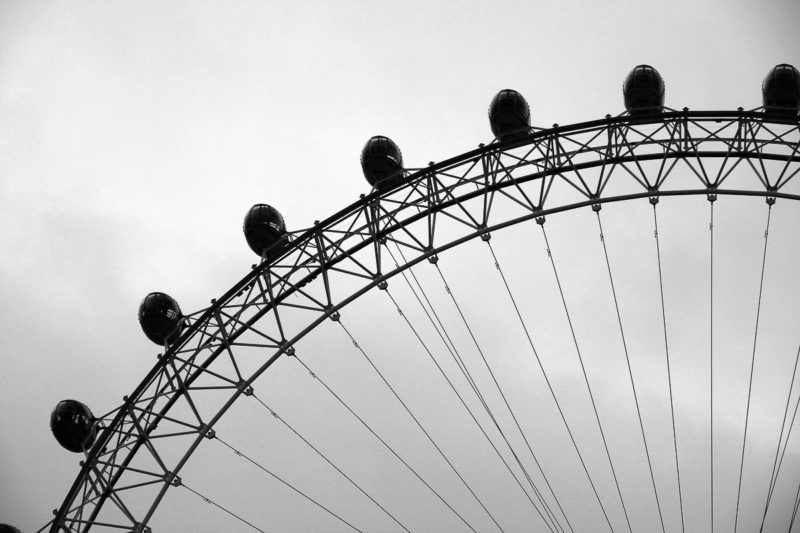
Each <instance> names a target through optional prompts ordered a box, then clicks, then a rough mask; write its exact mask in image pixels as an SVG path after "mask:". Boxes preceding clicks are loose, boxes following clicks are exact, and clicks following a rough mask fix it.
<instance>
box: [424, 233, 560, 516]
mask: <svg viewBox="0 0 800 533" xmlns="http://www.w3.org/2000/svg"><path fill="white" fill-rule="evenodd" d="M486 242H488V241H486ZM435 266H436V270H437V271H438V272H439V276H440V277H441V278H442V283H444V286H445V288H446V290H447V293H448V294H449V295H450V298H451V299H452V300H453V304H454V305H455V307H456V310H457V311H458V314H459V315H460V316H461V320H462V321H463V322H464V326H465V327H466V328H467V332H468V333H469V336H470V338H472V342H473V343H474V344H475V348H476V349H477V350H478V354H480V356H481V359H482V360H483V364H484V365H485V366H486V370H488V371H489V375H490V376H491V378H492V381H493V382H494V385H495V387H496V388H497V391H498V392H499V393H500V397H501V398H502V399H503V403H504V404H505V406H506V409H508V412H509V414H510V415H511V418H512V419H513V420H514V424H515V425H516V427H517V430H518V431H519V433H520V435H522V438H523V440H524V441H525V445H526V446H527V448H528V452H530V454H531V457H533V461H534V463H536V467H537V468H538V469H539V472H540V473H541V474H542V477H543V478H544V481H545V484H547V488H548V489H550V493H551V494H552V495H553V498H554V499H555V500H556V504H557V505H558V507H559V509H560V510H561V514H562V515H564V519H565V520H566V521H567V524H568V525H569V519H567V516H566V514H564V510H563V509H562V508H561V503H560V502H559V501H558V498H557V497H556V495H555V492H553V488H552V487H551V485H550V481H548V479H547V475H546V474H545V473H544V470H543V469H542V467H541V465H540V464H539V460H538V459H537V458H536V454H535V453H533V449H532V448H531V445H530V443H529V442H528V438H527V437H526V436H525V433H524V432H523V431H522V428H521V427H520V425H519V422H518V421H517V417H516V415H515V414H514V411H513V409H511V405H510V404H509V403H508V400H507V399H506V395H505V394H504V393H503V389H502V388H501V387H500V384H499V383H498V381H497V378H496V377H495V375H494V372H493V371H492V367H491V366H490V365H489V362H488V361H487V360H486V356H485V354H484V353H483V350H482V349H481V346H480V344H479V343H478V339H477V338H476V337H475V333H474V332H473V331H472V327H471V326H470V325H469V322H468V321H467V317H466V316H465V315H464V313H463V311H462V310H461V306H460V305H459V303H458V300H457V299H456V296H455V294H453V291H452V289H451V288H450V285H449V284H448V283H447V279H445V277H444V273H443V272H442V269H441V268H439V265H438V264H436V265H435ZM487 410H488V407H487ZM489 416H490V417H491V419H492V421H493V422H494V423H495V425H496V426H497V429H498V431H500V433H501V434H502V435H503V438H504V439H505V433H504V432H503V431H502V430H501V429H500V424H499V423H498V422H497V420H496V419H495V417H494V416H493V415H492V414H491V413H489ZM506 444H508V447H509V449H511V444H510V443H509V442H508V440H506ZM511 453H512V454H514V457H515V458H516V459H517V462H518V463H519V466H520V468H522V470H523V472H524V473H525V476H526V477H527V478H528V481H529V482H530V483H531V485H533V480H532V479H531V477H530V475H529V474H528V471H527V470H526V469H525V467H524V466H523V465H522V462H521V460H520V459H519V458H518V457H517V454H516V453H515V452H514V451H513V449H512V452H511ZM534 490H536V488H535V487H534ZM537 492H538V491H537ZM539 498H540V499H542V500H544V498H543V497H542V496H541V495H539ZM543 505H545V507H546V509H547V510H548V512H549V513H550V515H551V517H552V519H553V522H555V523H557V521H556V519H555V514H554V513H553V512H552V511H551V510H550V506H549V505H547V504H545V503H544V502H543ZM569 528H570V530H572V526H571V525H569Z"/></svg>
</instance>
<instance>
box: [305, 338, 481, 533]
mask: <svg viewBox="0 0 800 533" xmlns="http://www.w3.org/2000/svg"><path fill="white" fill-rule="evenodd" d="M293 357H294V358H295V359H297V361H298V362H299V363H300V364H301V365H303V368H305V369H306V370H307V371H308V373H309V374H310V375H311V377H313V378H314V379H316V380H317V381H319V382H320V384H322V386H323V387H325V389H326V390H327V391H328V392H329V393H330V394H331V395H332V396H333V397H334V398H336V400H337V401H338V402H339V403H340V404H341V405H342V407H344V408H345V409H347V410H348V411H349V412H350V414H351V415H353V416H354V417H355V418H356V420H358V421H359V422H361V425H363V426H364V427H365V428H366V429H367V431H369V432H370V433H372V435H373V436H374V437H375V438H376V439H378V441H380V443H381V444H383V445H384V446H385V447H386V449H387V450H389V451H390V452H391V453H392V455H394V456H395V457H396V458H397V460H398V461H400V462H401V463H402V464H403V465H404V466H405V467H406V468H407V469H408V470H409V471H410V472H411V473H412V474H414V476H416V478H417V479H418V480H420V482H422V484H423V485H425V486H426V487H427V488H428V490H430V491H431V492H432V493H433V494H434V495H435V496H436V497H437V498H439V500H440V501H441V502H442V503H443V504H445V505H446V506H447V508H448V509H450V510H451V511H452V512H453V513H454V514H455V515H456V516H457V517H458V518H459V519H460V520H461V521H462V522H464V524H465V525H466V526H467V527H468V528H469V529H471V530H472V531H474V532H475V533H478V532H477V531H475V528H474V527H472V525H471V524H470V523H469V522H467V521H466V520H465V519H464V517H463V516H461V514H460V513H459V512H458V511H456V510H455V509H454V508H453V506H452V505H450V504H449V503H447V501H446V500H445V499H444V498H443V497H442V495H441V494H439V492H438V491H437V490H436V489H434V488H433V487H431V485H430V484H429V483H428V482H427V481H425V480H424V479H423V478H422V476H420V475H419V473H418V472H417V471H416V470H414V468H413V467H412V466H411V465H410V464H408V463H407V462H406V461H405V459H403V458H402V457H400V454H398V453H397V452H396V451H395V450H394V448H392V447H391V446H389V444H388V443H387V442H386V441H385V440H383V438H382V437H381V436H380V435H378V434H377V433H376V432H375V430H374V429H372V427H371V426H370V425H369V424H367V423H366V421H364V419H363V418H361V417H360V416H359V415H358V414H357V413H356V412H355V411H353V409H352V408H351V407H350V406H349V405H348V404H347V403H346V402H345V401H344V400H343V399H342V398H341V397H340V396H339V395H338V394H336V393H335V392H334V391H333V389H331V388H330V387H329V386H328V384H327V383H325V381H324V380H323V379H322V378H321V377H319V375H318V374H316V373H315V372H314V371H313V370H311V368H309V366H308V365H307V364H306V363H305V362H304V361H303V360H302V359H300V357H299V356H298V355H297V354H296V353H295V354H294V355H293Z"/></svg>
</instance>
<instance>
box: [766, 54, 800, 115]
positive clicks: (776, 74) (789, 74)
mask: <svg viewBox="0 0 800 533" xmlns="http://www.w3.org/2000/svg"><path fill="white" fill-rule="evenodd" d="M761 93H762V94H763V96H764V107H766V108H767V111H772V112H780V113H788V114H791V115H796V114H797V112H798V111H800V72H798V71H797V69H796V68H794V67H793V66H792V65H787V64H786V63H783V64H781V65H777V66H775V68H773V69H772V70H770V71H769V74H767V77H766V78H764V83H763V85H762V86H761Z"/></svg>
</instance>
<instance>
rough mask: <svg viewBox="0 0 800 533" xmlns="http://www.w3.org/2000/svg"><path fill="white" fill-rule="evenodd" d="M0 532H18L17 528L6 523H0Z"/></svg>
mask: <svg viewBox="0 0 800 533" xmlns="http://www.w3.org/2000/svg"><path fill="white" fill-rule="evenodd" d="M0 533H20V531H19V529H17V528H15V527H14V526H9V525H8V524H0Z"/></svg>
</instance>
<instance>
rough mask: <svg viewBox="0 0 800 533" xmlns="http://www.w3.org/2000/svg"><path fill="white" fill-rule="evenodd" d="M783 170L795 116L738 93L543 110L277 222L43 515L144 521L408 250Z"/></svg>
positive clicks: (425, 250) (71, 526)
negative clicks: (275, 238) (323, 209)
mask: <svg viewBox="0 0 800 533" xmlns="http://www.w3.org/2000/svg"><path fill="white" fill-rule="evenodd" d="M736 169H740V170H738V171H737V172H736V173H734V171H735V170H736ZM798 173H800V124H798V119H797V117H796V116H795V117H786V116H780V115H771V114H765V113H763V112H761V110H755V111H743V110H741V109H740V110H738V111H721V112H718V111H688V110H683V111H676V112H666V113H663V114H657V115H648V116H641V117H632V116H628V115H623V116H619V117H611V116H606V117H605V118H604V119H600V120H595V121H591V122H585V123H580V124H574V125H569V126H558V125H555V126H554V127H553V128H551V129H542V130H535V131H532V132H531V133H530V134H528V135H527V136H525V137H523V138H519V139H515V140H512V141H507V142H493V143H490V144H488V145H486V146H484V145H481V146H480V147H479V148H478V149H476V150H473V151H470V152H467V153H464V154H462V155H459V156H457V157H454V158H452V159H449V160H447V161H444V162H441V163H438V164H433V163H431V164H430V166H429V167H427V168H424V169H419V170H416V171H413V172H411V171H408V172H407V175H406V179H405V180H404V182H403V183H402V184H401V185H398V186H397V187H395V188H393V189H390V190H386V191H374V192H373V193H372V194H370V195H366V196H362V197H361V199H360V200H359V201H357V202H355V203H354V204H352V205H350V206H349V207H347V208H346V209H344V210H342V211H340V212H339V213H337V214H335V215H334V216H332V217H330V218H328V219H327V220H325V221H323V222H319V223H316V224H315V225H314V226H313V227H311V228H309V229H305V230H302V231H296V232H293V233H290V234H289V236H288V237H289V240H290V245H289V246H286V248H285V250H284V251H283V252H282V254H281V255H280V256H279V257H277V258H275V259H274V260H270V261H264V262H262V263H261V264H259V265H257V266H254V267H253V269H252V271H251V272H250V273H248V275H246V276H245V277H244V278H243V279H242V280H241V281H240V282H239V283H237V284H236V285H235V286H234V287H233V288H231V289H230V290H229V291H227V292H226V293H225V294H224V295H222V296H221V297H219V298H217V299H215V300H212V302H211V305H210V306H209V307H208V308H206V309H203V310H201V311H198V312H196V313H194V314H192V315H189V316H188V317H187V327H186V328H185V329H184V331H183V334H182V335H181V337H180V339H179V340H178V341H177V342H176V343H175V344H174V345H172V346H169V347H168V349H167V350H166V351H165V353H164V354H163V355H162V356H160V357H159V359H158V362H157V363H156V365H155V366H154V367H153V368H152V370H151V371H150V372H149V373H148V374H147V376H146V377H145V378H144V379H143V380H142V382H141V383H140V384H139V385H138V386H137V387H136V388H135V390H134V391H133V392H132V393H131V394H130V395H128V396H126V397H125V398H124V402H123V404H122V405H120V406H119V407H117V408H115V409H114V410H112V411H111V412H110V413H108V414H106V415H104V416H103V417H101V422H100V424H101V426H102V427H103V430H102V432H101V434H100V435H99V437H98V438H97V441H96V442H95V444H94V446H93V447H92V449H91V450H88V451H87V453H86V457H85V460H84V461H83V462H82V463H81V464H82V467H81V470H80V473H79V474H78V476H77V478H76V480H75V482H74V484H73V485H72V487H71V489H70V490H69V492H68V494H67V496H66V498H65V500H64V502H63V504H62V505H61V508H60V509H59V510H57V511H56V512H55V518H54V520H53V521H52V522H51V523H50V531H52V532H57V531H69V532H77V531H88V530H89V529H91V528H92V527H93V526H102V527H111V528H118V529H119V530H122V531H134V532H141V531H149V528H148V527H147V523H148V522H149V520H150V519H151V516H152V514H153V512H154V511H155V509H156V508H157V506H158V505H159V503H160V502H161V500H162V498H163V497H164V495H165V493H166V491H167V490H168V489H169V487H170V486H179V485H180V484H181V479H180V477H179V473H180V472H181V469H182V468H183V467H184V465H185V464H186V463H187V461H188V460H189V458H190V457H191V455H192V454H193V452H194V451H195V450H196V448H197V447H198V446H199V445H200V444H201V443H202V442H203V441H204V440H206V439H210V438H214V426H215V424H216V423H217V421H218V420H219V419H220V418H221V417H222V416H223V415H224V414H225V412H226V411H227V410H228V409H229V408H230V407H231V405H232V404H233V403H234V402H235V401H236V400H237V399H239V398H240V397H241V396H243V395H251V394H252V393H253V388H252V384H253V383H254V381H255V380H256V379H257V378H258V377H259V376H260V375H261V374H262V373H263V372H265V371H266V370H267V369H269V367H270V365H272V364H273V363H274V362H275V361H276V360H277V359H278V358H279V357H280V356H282V355H288V356H291V355H292V354H293V353H294V347H293V345H294V344H295V343H296V342H297V341H298V340H299V339H301V338H302V337H304V336H305V335H307V334H308V333H309V332H311V331H312V330H313V329H314V328H315V327H316V326H317V325H319V324H320V323H322V322H323V321H325V320H329V319H332V320H338V318H339V311H340V310H341V309H342V308H343V307H345V306H346V305H347V304H349V303H351V302H352V301H354V300H355V299H357V298H359V296H361V295H362V294H363V293H365V292H367V291H369V290H371V289H373V288H375V287H378V288H379V289H381V288H385V287H386V283H387V280H388V279H389V278H391V277H392V276H394V275H396V274H398V273H400V272H401V271H403V270H405V269H408V268H410V267H411V266H413V265H415V264H417V263H419V262H422V261H425V260H429V261H431V262H434V261H436V258H437V254H439V253H441V252H443V251H445V250H447V249H449V248H451V247H454V246H457V245H459V244H461V243H463V242H466V241H468V240H470V239H474V238H476V237H483V238H484V239H486V238H488V235H489V232H491V231H495V230H500V229H502V228H504V227H507V226H511V225H513V224H518V223H520V222H524V221H528V220H531V219H538V221H539V222H541V221H543V218H542V217H545V216H547V215H550V214H553V213H558V212H561V211H567V210H571V209H575V208H580V207H587V206H591V207H592V208H594V209H600V207H601V205H602V204H603V203H606V202H616V201H620V200H629V199H635V198H650V200H651V201H652V202H656V201H658V198H659V197H662V196H671V195H709V199H715V198H716V196H715V195H750V196H762V197H765V198H767V199H768V200H770V201H771V199H774V198H786V199H792V200H800V194H798V193H800V186H798V185H797V183H798V181H800V178H797V175H798ZM734 175H735V176H736V178H735V179H733V178H731V176H734ZM741 176H745V177H744V178H741ZM734 182H735V183H734ZM792 191H794V192H792ZM442 228H446V230H445V229H442ZM390 243H391V244H392V245H393V246H394V245H396V246H398V247H399V248H400V249H401V250H403V255H404V256H405V262H404V263H402V264H400V265H399V267H398V266H396V265H395V263H394V261H392V260H388V262H387V257H388V256H387V250H386V246H387V245H388V244H390ZM289 315H291V317H292V318H291V320H289V319H287V318H285V317H288V316H289ZM253 354H257V357H256V358H255V359H256V361H257V363H253V360H254V357H253ZM175 449H179V450H180V451H179V453H176V452H175ZM142 501H144V502H146V504H145V505H142V504H141V502H142ZM130 502H135V505H134V503H130ZM135 507H138V508H135ZM101 509H102V512H101Z"/></svg>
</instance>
